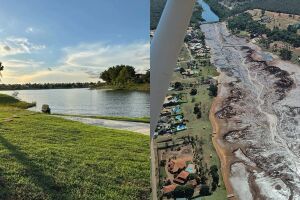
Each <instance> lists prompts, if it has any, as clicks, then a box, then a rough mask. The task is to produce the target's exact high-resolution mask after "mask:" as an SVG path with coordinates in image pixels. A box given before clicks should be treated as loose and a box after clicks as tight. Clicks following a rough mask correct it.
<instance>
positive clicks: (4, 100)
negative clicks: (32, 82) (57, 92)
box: [0, 94, 36, 109]
mask: <svg viewBox="0 0 300 200" xmlns="http://www.w3.org/2000/svg"><path fill="white" fill-rule="evenodd" d="M0 105H4V106H13V107H17V108H23V109H27V108H30V107H34V106H35V105H36V104H35V103H27V102H24V101H20V100H18V99H16V98H14V97H12V96H8V95H6V94H0Z"/></svg>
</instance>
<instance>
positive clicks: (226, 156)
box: [209, 97, 237, 200]
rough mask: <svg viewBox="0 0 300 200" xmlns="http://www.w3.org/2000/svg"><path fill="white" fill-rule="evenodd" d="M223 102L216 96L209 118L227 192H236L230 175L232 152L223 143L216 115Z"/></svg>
mask: <svg viewBox="0 0 300 200" xmlns="http://www.w3.org/2000/svg"><path fill="white" fill-rule="evenodd" d="M221 102H222V100H221V99H220V98H219V97H216V98H215V99H214V101H213V103H212V105H211V109H210V113H209V120H210V122H211V124H212V128H213V133H215V134H214V137H213V138H212V141H213V145H214V147H215V149H216V151H217V154H218V156H219V158H220V160H221V171H222V177H223V181H224V184H225V187H226V191H227V194H228V195H229V194H234V191H233V187H232V185H231V183H230V180H229V177H230V165H231V158H232V156H233V155H232V152H231V151H230V149H228V148H227V147H225V145H224V144H223V142H222V141H223V139H222V137H223V136H222V134H221V132H220V126H221V123H220V122H218V121H217V118H216V116H215V113H216V112H217V110H218V105H219V104H220V103H221ZM230 199H232V200H237V198H236V197H232V198H230Z"/></svg>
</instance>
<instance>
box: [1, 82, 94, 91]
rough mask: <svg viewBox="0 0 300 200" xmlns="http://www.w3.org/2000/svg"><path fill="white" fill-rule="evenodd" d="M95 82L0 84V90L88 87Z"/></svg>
mask: <svg viewBox="0 0 300 200" xmlns="http://www.w3.org/2000/svg"><path fill="white" fill-rule="evenodd" d="M94 85H96V83H92V82H90V83H88V82H86V83H27V84H0V90H29V89H33V90H34V89H71V88H90V87H92V86H94Z"/></svg>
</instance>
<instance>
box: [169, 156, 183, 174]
mask: <svg viewBox="0 0 300 200" xmlns="http://www.w3.org/2000/svg"><path fill="white" fill-rule="evenodd" d="M185 168H186V161H185V160H183V159H177V160H171V161H170V162H169V163H168V171H169V172H170V173H172V174H175V173H177V172H179V171H181V170H184V169H185Z"/></svg>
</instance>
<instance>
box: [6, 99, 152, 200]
mask: <svg viewBox="0 0 300 200" xmlns="http://www.w3.org/2000/svg"><path fill="white" fill-rule="evenodd" d="M7 100H9V103H8V102H7ZM24 103H25V102H24ZM21 107H23V106H21ZM25 107H26V106H25ZM149 150H150V147H149V136H146V135H143V134H139V133H133V132H130V131H121V130H114V129H108V128H103V127H96V126H90V125H86V124H82V123H80V122H74V121H70V120H65V119H62V118H57V117H54V116H51V115H46V114H42V113H37V112H32V111H28V110H24V109H21V108H20V107H19V101H18V100H16V99H14V98H13V97H10V96H7V95H0V163H1V165H0V199H3V200H6V199H7V200H8V199H18V200H27V199H45V200H51V199H100V200H102V199H103V200H104V199H112V200H118V199H124V200H131V199H132V200H139V199H149V197H150V184H149V177H150V166H149V154H150V151H149Z"/></svg>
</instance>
